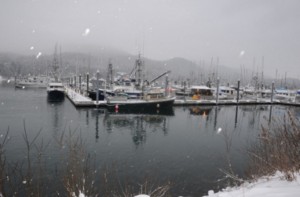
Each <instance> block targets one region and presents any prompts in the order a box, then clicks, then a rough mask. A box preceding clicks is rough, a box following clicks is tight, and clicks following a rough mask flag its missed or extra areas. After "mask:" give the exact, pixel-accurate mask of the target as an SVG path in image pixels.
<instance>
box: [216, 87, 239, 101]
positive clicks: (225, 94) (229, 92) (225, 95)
mask: <svg viewBox="0 0 300 197" xmlns="http://www.w3.org/2000/svg"><path fill="white" fill-rule="evenodd" d="M213 91H214V95H217V88H215V89H214V90H213ZM218 96H219V99H223V100H226V99H235V98H236V96H237V91H236V90H235V89H233V88H231V87H227V86H220V87H219V91H218Z"/></svg>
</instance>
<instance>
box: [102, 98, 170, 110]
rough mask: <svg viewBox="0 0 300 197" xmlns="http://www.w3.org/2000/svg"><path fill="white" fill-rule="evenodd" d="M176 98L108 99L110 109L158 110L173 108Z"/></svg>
mask: <svg viewBox="0 0 300 197" xmlns="http://www.w3.org/2000/svg"><path fill="white" fill-rule="evenodd" d="M174 101H175V98H168V99H157V100H134V99H133V100H126V101H108V102H107V104H106V106H107V108H108V110H111V111H118V112H126V111H128V112H157V111H161V110H168V109H172V107H173V104H174Z"/></svg>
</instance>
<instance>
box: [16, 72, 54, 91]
mask: <svg viewBox="0 0 300 197" xmlns="http://www.w3.org/2000/svg"><path fill="white" fill-rule="evenodd" d="M50 81H51V79H50V78H49V77H48V76H45V75H40V76H29V77H22V78H19V79H17V81H16V85H15V87H16V88H21V89H27V88H47V85H48V83H49V82H50Z"/></svg>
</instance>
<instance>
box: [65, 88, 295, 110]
mask: <svg viewBox="0 0 300 197" xmlns="http://www.w3.org/2000/svg"><path fill="white" fill-rule="evenodd" d="M66 96H67V98H68V99H69V100H70V101H71V102H72V103H73V105H74V106H75V107H106V101H98V102H97V101H93V100H92V99H90V98H89V97H87V96H85V95H83V94H81V93H80V92H78V91H75V90H74V89H72V88H69V87H66ZM195 105H197V106H214V105H288V106H295V107H300V103H295V102H283V101H279V100H274V101H273V102H271V99H263V98H258V99H240V100H239V101H237V100H218V101H217V100H191V99H186V100H183V99H182V100H175V102H174V106H195Z"/></svg>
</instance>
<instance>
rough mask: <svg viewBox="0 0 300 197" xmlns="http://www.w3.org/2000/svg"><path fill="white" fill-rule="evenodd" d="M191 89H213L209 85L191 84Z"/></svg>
mask: <svg viewBox="0 0 300 197" xmlns="http://www.w3.org/2000/svg"><path fill="white" fill-rule="evenodd" d="M191 89H194V90H211V88H209V87H207V86H203V85H202V86H191Z"/></svg>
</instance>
